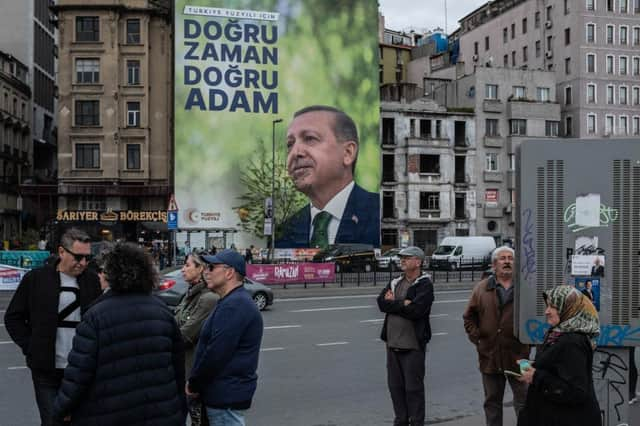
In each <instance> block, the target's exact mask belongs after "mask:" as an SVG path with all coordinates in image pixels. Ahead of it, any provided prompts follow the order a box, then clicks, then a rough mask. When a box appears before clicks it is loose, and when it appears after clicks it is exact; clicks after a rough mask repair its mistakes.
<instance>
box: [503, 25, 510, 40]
mask: <svg viewBox="0 0 640 426" xmlns="http://www.w3.org/2000/svg"><path fill="white" fill-rule="evenodd" d="M508 39H509V30H508V29H507V28H506V27H505V28H503V29H502V42H503V43H506V42H507V40H508Z"/></svg>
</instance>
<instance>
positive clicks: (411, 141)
mask: <svg viewBox="0 0 640 426" xmlns="http://www.w3.org/2000/svg"><path fill="white" fill-rule="evenodd" d="M406 140H407V146H408V147H414V148H424V147H429V148H449V146H450V144H449V138H447V136H445V135H440V136H439V137H438V136H436V137H433V136H430V135H428V136H427V137H424V138H423V137H416V136H409V137H407V138H406Z"/></svg>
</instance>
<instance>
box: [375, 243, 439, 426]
mask: <svg viewBox="0 0 640 426" xmlns="http://www.w3.org/2000/svg"><path fill="white" fill-rule="evenodd" d="M398 256H399V257H400V267H401V269H402V272H403V273H402V275H400V276H399V277H398V278H395V279H393V280H391V282H390V283H389V284H388V285H387V286H386V287H385V288H384V289H383V290H382V292H381V293H380V295H379V296H378V307H379V308H380V311H382V312H384V313H385V314H386V315H385V318H384V324H383V325H382V335H381V337H380V338H381V339H382V340H383V341H384V342H386V344H387V383H388V385H389V393H390V394H391V401H392V403H393V411H394V413H395V419H394V422H393V424H394V425H396V426H413V425H423V424H424V420H425V394H424V373H425V365H424V363H425V353H426V349H427V343H428V342H429V340H430V339H431V325H430V323H429V314H430V313H431V304H432V303H433V284H432V283H431V279H430V278H429V276H428V275H427V274H423V273H422V271H421V266H422V261H423V260H424V252H423V251H422V250H421V249H420V248H419V247H415V246H412V247H407V248H404V249H402V250H400V252H399V253H398Z"/></svg>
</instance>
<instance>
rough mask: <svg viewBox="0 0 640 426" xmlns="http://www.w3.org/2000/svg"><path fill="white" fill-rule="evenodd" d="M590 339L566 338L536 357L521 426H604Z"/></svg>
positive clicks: (581, 335) (519, 417)
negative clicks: (595, 382) (602, 425)
mask: <svg viewBox="0 0 640 426" xmlns="http://www.w3.org/2000/svg"><path fill="white" fill-rule="evenodd" d="M592 364H593V350H592V349H591V343H590V341H589V339H588V338H587V336H585V335H584V334H579V333H565V334H562V335H561V336H560V337H559V338H558V340H557V341H556V342H555V343H554V344H552V345H548V344H545V345H543V346H542V348H541V349H540V350H539V352H538V353H537V355H536V361H535V363H534V367H535V369H536V371H535V373H534V375H533V383H531V385H530V386H529V391H528V392H527V402H526V404H525V407H524V409H523V410H522V411H521V412H520V415H519V416H518V426H601V424H602V423H601V422H600V407H599V406H598V400H597V399H596V395H595V390H594V388H593V376H592V374H593V373H592V370H591V367H592Z"/></svg>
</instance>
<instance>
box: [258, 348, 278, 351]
mask: <svg viewBox="0 0 640 426" xmlns="http://www.w3.org/2000/svg"><path fill="white" fill-rule="evenodd" d="M272 351H284V348H262V349H260V352H272Z"/></svg>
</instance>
